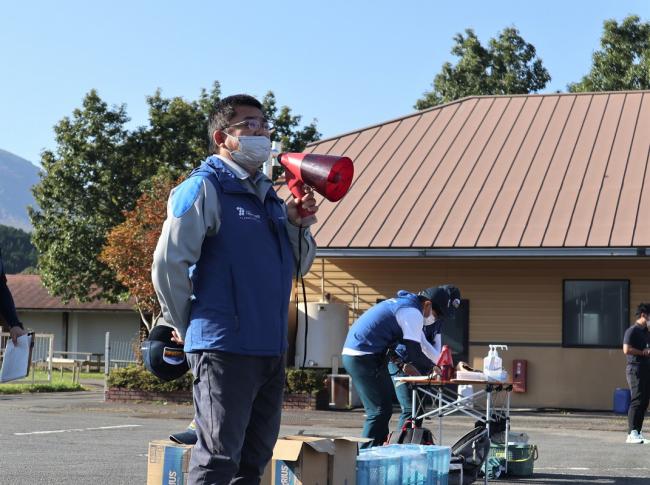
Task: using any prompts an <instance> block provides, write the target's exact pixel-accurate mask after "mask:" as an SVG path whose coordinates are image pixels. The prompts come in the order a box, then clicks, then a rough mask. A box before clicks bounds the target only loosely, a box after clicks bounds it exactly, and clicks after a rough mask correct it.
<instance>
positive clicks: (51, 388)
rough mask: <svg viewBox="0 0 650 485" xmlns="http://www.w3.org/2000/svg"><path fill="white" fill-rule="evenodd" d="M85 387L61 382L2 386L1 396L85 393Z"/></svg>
mask: <svg viewBox="0 0 650 485" xmlns="http://www.w3.org/2000/svg"><path fill="white" fill-rule="evenodd" d="M83 390H85V389H84V387H83V386H82V385H80V384H73V383H71V382H65V383H63V382H60V383H54V384H34V385H32V384H30V383H24V384H20V383H19V384H9V383H5V384H0V394H26V393H36V392H71V391H83Z"/></svg>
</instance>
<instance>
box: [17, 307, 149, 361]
mask: <svg viewBox="0 0 650 485" xmlns="http://www.w3.org/2000/svg"><path fill="white" fill-rule="evenodd" d="M18 318H20V320H21V321H22V322H23V324H24V325H25V328H27V329H29V330H33V331H35V332H36V333H51V334H54V350H55V351H56V350H63V349H64V348H65V342H64V341H63V339H64V338H65V332H64V326H63V312H60V311H28V310H25V311H18ZM139 329H140V317H139V316H138V314H137V313H136V312H70V313H69V319H68V351H70V352H101V353H103V352H104V347H105V338H106V337H105V335H106V332H111V342H114V343H115V342H124V345H127V346H130V342H131V341H132V340H133V339H134V338H135V337H137V336H138V331H139Z"/></svg>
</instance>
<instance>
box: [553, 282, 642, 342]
mask: <svg viewBox="0 0 650 485" xmlns="http://www.w3.org/2000/svg"><path fill="white" fill-rule="evenodd" d="M629 295H630V282H629V281H628V280H565V281H564V304H563V318H562V345H563V346H564V347H609V348H617V347H621V346H622V345H623V334H624V333H625V329H626V328H627V327H628V326H629V323H630V322H629V313H630V297H629Z"/></svg>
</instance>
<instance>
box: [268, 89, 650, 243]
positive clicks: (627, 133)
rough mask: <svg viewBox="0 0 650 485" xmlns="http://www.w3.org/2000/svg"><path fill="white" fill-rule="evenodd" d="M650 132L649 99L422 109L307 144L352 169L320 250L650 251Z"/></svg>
mask: <svg viewBox="0 0 650 485" xmlns="http://www.w3.org/2000/svg"><path fill="white" fill-rule="evenodd" d="M649 133H650V91H634V92H616V93H579V94H548V95H527V96H526V95H523V96H481V97H471V98H466V99H462V100H459V101H456V102H453V103H449V104H446V105H442V106H437V107H434V108H431V109H428V110H425V111H420V112H416V113H413V114H411V115H408V116H405V117H403V118H400V119H396V120H391V121H388V122H386V123H382V124H379V125H376V126H371V127H368V128H364V129H361V130H358V131H355V132H352V133H347V134H344V135H341V136H339V137H336V138H331V139H327V140H322V141H319V142H316V143H314V144H311V145H309V146H308V147H307V149H306V150H305V151H307V152H314V153H323V154H333V155H347V156H349V157H350V158H352V160H353V161H354V165H355V179H354V182H353V184H352V187H351V189H350V192H349V193H348V194H347V195H346V196H345V198H344V199H343V200H341V201H340V202H338V203H331V202H328V201H324V202H323V201H322V197H320V196H318V197H319V207H320V209H319V213H318V219H319V222H318V223H317V224H316V225H314V226H313V228H312V230H313V233H314V235H315V237H316V241H317V242H318V245H319V248H321V249H323V248H329V249H334V248H351V249H363V248H377V249H379V248H384V249H410V248H424V249H428V248H451V249H456V248H608V247H617V248H626V247H629V248H631V247H639V246H650V225H648V224H644V223H643V221H648V220H650V199H649V198H650V190H646V191H645V192H643V191H642V187H643V186H644V185H646V186H649V187H650V185H648V184H649V183H650V171H648V170H647V166H648V155H649V150H650V135H649ZM280 194H281V195H283V196H284V197H285V198H286V197H287V196H288V191H287V189H286V187H283V188H281V189H280Z"/></svg>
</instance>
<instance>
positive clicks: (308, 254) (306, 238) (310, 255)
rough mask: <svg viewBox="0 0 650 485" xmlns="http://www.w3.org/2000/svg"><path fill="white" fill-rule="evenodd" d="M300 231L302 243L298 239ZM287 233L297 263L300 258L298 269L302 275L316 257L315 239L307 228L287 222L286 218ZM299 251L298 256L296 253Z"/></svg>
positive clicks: (307, 270) (306, 271)
mask: <svg viewBox="0 0 650 485" xmlns="http://www.w3.org/2000/svg"><path fill="white" fill-rule="evenodd" d="M301 232H302V243H301V241H300V233H301ZM287 233H288V234H289V241H291V246H292V247H293V257H294V260H295V262H296V265H297V264H298V260H300V269H301V272H302V274H303V275H306V274H307V273H308V272H309V268H311V265H312V263H313V262H314V258H315V257H316V241H315V240H314V237H313V236H312V235H311V231H310V230H309V228H308V227H307V228H303V229H302V230H301V228H299V227H298V226H294V225H293V224H291V222H289V219H288V218H287ZM299 253H300V258H298V254H299Z"/></svg>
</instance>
